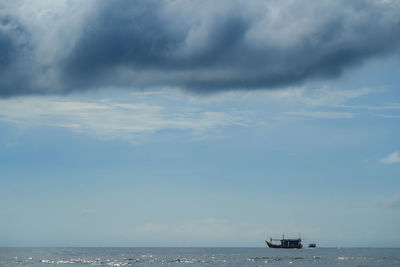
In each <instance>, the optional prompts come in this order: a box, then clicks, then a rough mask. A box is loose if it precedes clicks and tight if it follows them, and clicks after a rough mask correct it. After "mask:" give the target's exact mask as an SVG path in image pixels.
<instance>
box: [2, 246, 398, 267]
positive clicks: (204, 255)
mask: <svg viewBox="0 0 400 267" xmlns="http://www.w3.org/2000/svg"><path fill="white" fill-rule="evenodd" d="M165 265H168V266H400V249H374V248H367V249H366V248H360V249H356V248H351V249H348V248H344V249H337V248H316V249H299V250H284V249H268V248H0V266H1V267H14V266H27V267H52V266H57V267H60V266H71V267H72V266H165Z"/></svg>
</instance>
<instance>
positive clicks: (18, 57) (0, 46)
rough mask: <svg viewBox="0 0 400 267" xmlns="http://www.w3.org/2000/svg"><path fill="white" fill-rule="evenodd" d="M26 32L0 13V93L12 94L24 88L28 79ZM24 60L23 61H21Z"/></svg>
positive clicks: (17, 23) (14, 21)
mask: <svg viewBox="0 0 400 267" xmlns="http://www.w3.org/2000/svg"><path fill="white" fill-rule="evenodd" d="M28 39H29V37H28V35H27V33H26V32H25V30H24V28H23V27H22V25H20V23H19V22H18V21H17V20H15V19H14V18H12V17H10V16H5V15H2V14H1V13H0V95H3V96H4V95H13V94H15V93H18V92H20V91H23V90H24V87H25V85H26V82H27V80H29V79H30V77H29V76H30V73H31V71H30V68H29V67H28V68H27V67H26V66H25V64H28V61H29V59H28V58H25V59H23V57H24V56H23V55H24V54H25V53H26V50H27V49H28V46H29V45H28V43H27V40H28ZM23 61H24V62H23Z"/></svg>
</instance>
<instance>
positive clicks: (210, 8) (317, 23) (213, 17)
mask: <svg viewBox="0 0 400 267" xmlns="http://www.w3.org/2000/svg"><path fill="white" fill-rule="evenodd" d="M93 3H94V5H93V6H91V8H89V9H88V11H87V12H86V13H85V16H84V19H83V20H82V21H81V22H80V24H79V27H75V28H76V29H79V30H75V31H71V30H70V31H69V35H68V34H67V37H66V40H67V41H68V42H67V43H69V46H66V47H65V48H64V43H66V42H61V41H59V40H57V39H51V38H47V39H46V38H45V37H44V38H43V39H46V42H44V41H43V42H41V41H40V40H41V39H40V38H36V40H39V41H36V42H37V43H36V45H35V46H32V47H34V48H31V49H32V50H31V53H32V55H33V54H35V55H36V57H35V61H34V62H35V63H33V64H32V66H31V69H32V70H31V76H32V77H34V78H32V79H34V81H31V80H29V79H25V81H24V82H25V85H26V86H25V87H21V86H20V85H18V86H17V85H15V86H13V84H12V82H11V83H10V82H8V84H7V85H6V84H5V83H3V82H1V83H0V86H1V88H0V94H1V95H3V96H4V95H8V94H18V93H27V92H37V93H39V92H69V91H73V90H87V89H91V88H98V87H105V86H127V87H132V88H146V87H149V86H176V87H180V88H184V89H186V90H190V91H193V92H215V91H221V90H234V89H268V88H276V87H283V86H287V85H291V84H296V83H301V82H303V81H306V80H309V79H315V78H319V79H321V78H332V77H337V76H338V75H340V74H341V73H342V72H343V71H344V70H345V69H346V68H347V67H352V66H356V65H358V64H361V63H362V62H364V61H365V60H367V59H369V58H371V57H374V56H380V55H383V54H386V53H390V52H393V51H396V50H398V48H399V41H400V21H399V18H400V4H399V3H397V2H396V1H383V0H364V1H361V0H354V1H344V0H343V1H327V0H326V1H324V0H321V1H306V0H304V1H302V0H299V1H290V0H287V1H239V0H238V1H225V0H221V1H207V0H204V1H197V0H186V1H183V0H165V1H156V0H136V1H125V0H115V1H95V2H93ZM64 16H72V15H71V14H65V15H64ZM59 17H60V16H59ZM61 17H62V16H61ZM70 24H71V23H69V24H57V23H55V25H54V26H52V25H49V26H50V28H51V27H59V28H58V29H57V30H59V31H65V30H66V29H68V28H70V26H69V25H70ZM60 25H61V26H60ZM3 28H4V27H3ZM52 32H54V29H53V31H52ZM66 32H68V31H66ZM71 32H72V33H71ZM32 34H33V35H35V30H34V29H33V30H32ZM36 34H37V33H36ZM12 35H17V34H16V33H15V32H14V33H13V32H3V31H0V48H3V47H4V53H3V54H4V55H2V57H1V58H0V63H1V66H0V73H3V72H4V71H6V72H9V73H11V72H15V70H14V69H13V67H12V66H13V65H14V62H15V61H18V58H21V57H22V58H24V59H25V60H26V62H28V61H29V58H30V57H29V53H26V51H25V53H22V52H21V50H19V49H20V48H18V46H17V45H16V43H15V36H14V37H13V36H12ZM13 38H14V39H13ZM49 40H50V41H49ZM51 40H53V42H51ZM49 43H50V44H51V45H50V48H51V46H53V51H57V53H54V54H55V55H53V57H51V60H49V59H48V60H47V61H46V62H45V63H43V62H41V57H38V56H37V54H38V53H37V52H36V50H35V49H40V47H41V46H44V45H47V46H49ZM54 47H55V48H54ZM2 50H3V49H2ZM25 50H26V49H25ZM42 50H44V49H42ZM50 50H51V49H50ZM38 70H39V71H38ZM1 75H3V74H1ZM10 75H11V76H12V74H10ZM14 75H17V74H14ZM38 77H39V78H38ZM21 88H24V89H21Z"/></svg>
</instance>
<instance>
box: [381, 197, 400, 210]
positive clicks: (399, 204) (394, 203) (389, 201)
mask: <svg viewBox="0 0 400 267" xmlns="http://www.w3.org/2000/svg"><path fill="white" fill-rule="evenodd" d="M379 203H380V204H381V205H383V206H386V207H390V208H400V194H397V195H394V196H392V197H389V198H383V197H382V198H381V199H379Z"/></svg>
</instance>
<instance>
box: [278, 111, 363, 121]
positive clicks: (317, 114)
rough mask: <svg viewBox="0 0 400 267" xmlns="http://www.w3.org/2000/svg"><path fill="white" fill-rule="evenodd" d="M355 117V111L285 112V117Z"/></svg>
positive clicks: (302, 118) (300, 118) (299, 118)
mask: <svg viewBox="0 0 400 267" xmlns="http://www.w3.org/2000/svg"><path fill="white" fill-rule="evenodd" d="M354 117H355V114H354V113H349V112H331V111H296V112H285V113H284V118H290V119H298V120H304V119H352V118H354Z"/></svg>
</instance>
